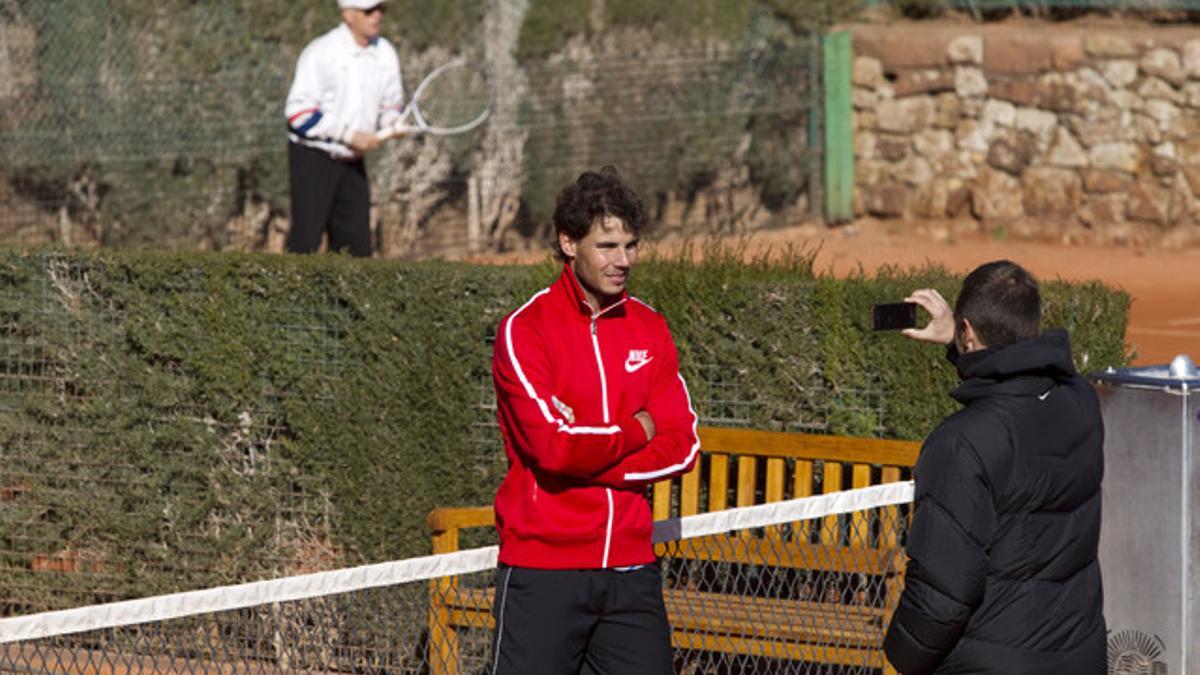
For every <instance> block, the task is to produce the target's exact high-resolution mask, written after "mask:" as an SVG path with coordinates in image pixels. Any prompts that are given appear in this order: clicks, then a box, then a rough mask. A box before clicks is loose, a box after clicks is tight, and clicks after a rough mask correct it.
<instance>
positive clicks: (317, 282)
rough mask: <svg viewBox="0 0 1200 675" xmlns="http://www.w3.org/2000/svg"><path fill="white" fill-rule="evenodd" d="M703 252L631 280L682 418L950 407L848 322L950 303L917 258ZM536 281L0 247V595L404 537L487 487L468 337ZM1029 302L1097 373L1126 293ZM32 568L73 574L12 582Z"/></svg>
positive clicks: (402, 266) (145, 587)
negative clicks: (673, 353)
mask: <svg viewBox="0 0 1200 675" xmlns="http://www.w3.org/2000/svg"><path fill="white" fill-rule="evenodd" d="M703 253H704V260H705V262H703V263H693V262H689V261H687V259H685V258H684V257H675V258H669V259H663V258H657V259H655V258H654V257H653V256H651V259H650V260H649V261H648V262H646V263H644V265H643V266H642V267H640V268H639V269H638V271H637V274H636V275H635V279H634V289H635V291H636V292H637V293H638V295H639V296H640V297H642V298H643V299H645V300H646V301H648V302H650V303H651V304H653V305H655V306H656V307H658V308H659V309H660V310H661V311H663V312H664V313H665V315H666V316H667V317H668V320H669V322H670V324H671V326H672V330H673V331H674V334H675V336H676V341H677V342H678V344H679V348H680V353H681V359H682V364H683V370H684V374H685V376H686V377H687V378H688V382H689V385H690V389H691V392H692V395H693V399H694V400H695V402H696V404H697V406H698V408H699V411H700V413H701V414H702V415H703V416H704V417H705V418H706V420H707V421H708V422H709V423H724V424H742V425H749V426H753V427H756V428H766V429H791V430H809V431H816V432H827V433H835V434H847V435H864V436H877V435H878V436H885V437H897V438H920V437H921V436H922V435H924V434H925V433H927V432H928V431H929V429H930V428H931V427H932V426H933V425H934V424H935V423H936V422H937V421H938V419H940V418H941V417H942V416H943V415H945V414H946V413H948V412H950V411H951V410H952V409H953V407H954V406H953V402H952V401H951V400H950V399H949V398H948V397H947V396H946V391H947V390H948V389H949V388H950V387H951V386H952V384H953V381H954V376H953V373H952V371H951V369H950V368H949V367H948V366H947V365H945V364H944V363H943V361H942V354H941V353H940V350H938V349H935V348H932V347H928V346H922V345H917V344H915V343H912V342H911V341H909V340H906V339H904V338H902V337H901V336H899V335H896V334H876V333H872V332H870V331H869V323H868V321H869V307H870V305H871V304H872V303H873V302H877V301H883V300H894V299H896V298H899V297H902V296H903V295H904V294H905V293H906V292H907V291H908V290H909V289H911V288H913V287H915V286H926V285H929V286H933V287H936V288H938V289H940V290H941V291H942V292H943V293H944V294H945V295H946V296H947V297H953V296H954V295H955V293H956V287H957V281H956V279H955V278H954V277H952V276H951V275H949V274H947V273H946V272H945V271H944V270H941V269H937V268H926V269H920V270H915V271H902V270H885V271H884V272H883V273H882V274H881V276H880V277H879V278H878V279H868V278H866V277H855V278H851V279H846V280H837V279H832V278H829V277H828V276H823V275H818V274H814V272H813V268H812V255H811V253H810V252H806V251H804V250H794V251H791V252H790V253H789V254H787V255H784V256H783V257H782V259H781V260H778V261H776V262H767V261H764V260H758V261H753V262H750V263H743V262H741V258H742V257H744V256H743V255H742V253H743V252H741V251H737V250H730V249H723V250H717V249H714V250H708V251H705V252H703ZM689 255H690V252H689ZM557 271H558V270H557V267H556V266H555V265H554V264H553V263H549V262H547V263H546V264H542V265H536V266H531V267H477V266H469V265H462V264H451V263H445V262H429V263H397V262H385V261H375V260H366V261H363V260H351V259H347V258H342V257H336V256H325V257H292V256H260V255H240V254H235V255H229V254H163V253H133V254H117V253H100V254H82V253H73V252H63V251H40V252H35V253H24V252H19V251H11V250H10V251H3V252H0V588H4V589H5V592H4V593H3V594H0V595H3V596H5V597H7V598H8V605H7V608H8V609H10V610H11V609H16V608H25V609H28V608H36V607H48V606H59V605H71V604H78V603H79V602H84V601H94V600H102V599H110V598H114V597H126V596H130V595H144V594H148V593H159V592H167V591H172V590H180V589H186V588H195V587H200V586H206V585H210V584H215V583H228V582H233V581H237V580H244V579H252V578H263V577H266V576H272V575H278V574H286V573H294V572H297V571H300V570H305V569H312V568H314V567H329V566H335V565H344V564H352V563H356V562H363V561H378V560H384V559H390V558H396V557H404V556H410V555H414V554H420V553H423V552H426V551H427V550H428V537H427V533H426V532H425V530H424V528H423V518H424V516H425V514H426V513H427V512H428V511H429V510H430V509H431V508H433V507H435V506H444V505H468V504H485V503H488V502H489V500H490V499H491V496H492V494H493V491H494V489H495V487H496V485H497V483H498V481H499V479H500V477H501V476H502V473H503V470H504V463H503V456H502V452H501V450H500V448H499V445H498V433H497V431H496V428H495V424H494V411H493V410H492V407H491V406H492V399H491V382H490V371H489V357H490V349H491V347H490V343H489V340H490V337H491V335H492V332H493V331H494V328H495V326H496V324H497V322H498V321H499V319H500V318H501V317H502V316H503V315H504V314H505V313H506V312H508V311H510V310H511V309H513V308H514V307H516V306H518V305H519V304H520V303H521V302H522V301H523V300H524V299H525V298H526V297H528V295H529V294H530V293H532V292H533V291H535V290H536V289H538V288H540V287H542V286H544V285H545V284H546V283H548V282H549V281H550V280H552V279H553V278H554V276H555V275H556V274H557ZM1045 295H1046V299H1047V321H1048V323H1049V324H1052V325H1056V326H1065V327H1067V328H1068V329H1070V330H1071V332H1072V335H1073V339H1074V341H1075V346H1076V356H1077V358H1079V359H1080V361H1081V364H1080V365H1081V367H1083V368H1086V369H1089V370H1094V369H1098V368H1102V367H1104V366H1107V365H1118V366H1119V365H1123V364H1124V363H1125V355H1124V352H1123V347H1122V340H1123V333H1124V326H1125V319H1126V314H1127V311H1128V306H1129V300H1128V297H1127V296H1125V295H1124V294H1122V293H1118V292H1114V291H1111V290H1108V289H1106V288H1104V287H1101V286H1098V285H1068V284H1064V283H1059V282H1054V283H1047V284H1046V285H1045ZM1084 359H1086V362H1084V361H1083V360H1084ZM39 556H40V558H39ZM38 560H41V561H42V562H40V563H39V562H38ZM46 560H50V561H51V563H50V564H51V566H53V565H54V564H57V565H59V566H60V567H63V566H67V567H70V568H71V569H74V570H76V571H78V572H79V573H77V574H62V573H46V572H42V573H34V572H32V571H31V568H33V567H40V568H41V569H43V570H44V569H47V563H46ZM56 560H57V561H59V562H57V563H54V562H53V561H56ZM3 611H4V608H0V613H2V612H3Z"/></svg>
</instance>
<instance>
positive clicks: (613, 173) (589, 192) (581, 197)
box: [554, 166, 646, 260]
mask: <svg viewBox="0 0 1200 675" xmlns="http://www.w3.org/2000/svg"><path fill="white" fill-rule="evenodd" d="M605 216H613V217H615V218H620V219H621V221H622V222H624V223H625V226H626V227H628V228H629V229H630V230H632V231H633V233H634V234H635V235H636V234H640V233H641V231H642V228H644V227H645V226H646V209H645V207H644V206H643V205H642V199H641V197H638V195H637V193H636V192H634V191H633V188H630V187H629V186H628V185H626V184H625V183H624V182H623V181H622V180H621V177H620V176H618V175H617V169H616V168H615V167H613V166H605V167H603V168H601V169H600V170H599V171H585V172H583V173H582V174H580V176H579V178H578V179H576V180H575V182H574V183H572V184H570V185H568V186H567V187H565V188H563V191H562V192H561V193H559V195H558V204H557V205H556V206H555V207H554V252H555V253H557V254H558V257H559V259H560V260H566V259H567V258H566V255H564V254H563V252H562V248H561V247H560V246H559V245H558V235H559V234H561V233H566V235H567V236H568V237H570V238H572V239H574V240H576V241H579V240H580V239H583V238H584V237H586V236H587V233H588V232H589V231H590V230H591V229H592V225H594V224H595V223H596V222H597V221H600V220H603V219H604V217H605Z"/></svg>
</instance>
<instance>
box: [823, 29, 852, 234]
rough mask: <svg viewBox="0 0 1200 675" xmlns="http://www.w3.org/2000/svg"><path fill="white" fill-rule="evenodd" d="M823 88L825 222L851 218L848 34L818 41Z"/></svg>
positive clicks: (849, 62) (850, 63) (849, 49)
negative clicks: (819, 44)
mask: <svg viewBox="0 0 1200 675" xmlns="http://www.w3.org/2000/svg"><path fill="white" fill-rule="evenodd" d="M821 42H822V47H823V49H822V57H823V58H822V61H823V63H824V68H823V71H824V77H823V82H824V87H823V89H824V91H825V120H824V121H825V221H826V222H829V223H844V222H846V221H848V220H851V219H853V218H854V127H853V125H852V117H851V116H852V114H853V108H852V107H851V104H850V70H851V68H852V65H853V60H854V55H853V52H852V50H851V48H850V33H849V32H847V31H838V32H836V33H830V34H828V35H826V36H824V38H822V40H821Z"/></svg>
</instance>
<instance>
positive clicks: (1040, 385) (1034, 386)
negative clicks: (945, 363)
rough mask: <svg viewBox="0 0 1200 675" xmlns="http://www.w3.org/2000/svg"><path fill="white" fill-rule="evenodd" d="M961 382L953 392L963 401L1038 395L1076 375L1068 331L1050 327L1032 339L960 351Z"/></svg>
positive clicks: (957, 361)
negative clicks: (1003, 345) (965, 352)
mask: <svg viewBox="0 0 1200 675" xmlns="http://www.w3.org/2000/svg"><path fill="white" fill-rule="evenodd" d="M955 367H956V368H957V369H958V375H959V377H961V378H962V384H960V385H959V386H958V387H957V388H956V389H955V390H954V391H953V392H951V393H950V395H951V396H953V397H954V398H955V399H957V400H958V401H960V402H962V403H969V402H970V401H974V400H976V399H979V398H983V397H985V396H993V395H996V394H1009V395H1014V396H1030V395H1033V396H1036V395H1039V394H1043V393H1045V392H1046V391H1047V390H1048V389H1050V387H1052V386H1054V385H1055V384H1056V383H1058V382H1061V381H1063V380H1067V379H1070V378H1072V377H1075V376H1076V372H1075V364H1074V363H1073V362H1072V361H1071V344H1070V340H1069V339H1068V338H1067V333H1066V331H1061V330H1049V331H1046V332H1045V333H1043V334H1042V335H1041V336H1039V337H1036V338H1034V339H1032V340H1025V341H1023V342H1018V343H1016V344H1012V345H1008V346H1007V347H1000V348H996V349H983V350H980V351H977V352H970V353H968V354H960V355H959V356H958V358H957V360H956V361H955Z"/></svg>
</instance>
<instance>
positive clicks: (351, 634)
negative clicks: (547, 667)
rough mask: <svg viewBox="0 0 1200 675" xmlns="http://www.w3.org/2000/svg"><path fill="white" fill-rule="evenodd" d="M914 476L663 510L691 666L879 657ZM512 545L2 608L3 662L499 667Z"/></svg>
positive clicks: (870, 662)
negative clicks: (497, 585) (788, 496)
mask: <svg viewBox="0 0 1200 675" xmlns="http://www.w3.org/2000/svg"><path fill="white" fill-rule="evenodd" d="M911 499H912V483H911V482H901V483H890V484H885V485H877V486H873V487H867V488H860V489H856V490H847V491H844V492H834V493H830V494H825V495H820V496H816V497H805V498H801V499H795V500H790V501H784V502H775V503H769V504H762V505H758V506H749V507H742V508H735V509H729V510H725V511H717V512H712V513H705V514H700V515H694V516H687V517H683V518H673V519H668V520H663V521H659V522H657V523H655V530H654V539H655V543H656V550H657V552H658V554H659V556H660V566H661V569H662V574H663V588H664V599H665V601H666V605H667V610H668V614H669V616H670V618H671V623H672V631H673V634H672V640H673V644H674V646H675V666H676V670H677V672H680V673H688V674H689V675H690V674H692V673H697V674H699V673H712V674H724V673H874V672H879V671H881V670H883V669H884V668H885V662H884V660H883V656H882V652H881V650H880V646H881V643H882V637H883V632H884V629H885V628H886V625H887V620H888V618H889V617H890V612H891V610H892V609H893V608H894V606H895V602H896V600H897V599H898V592H899V583H900V579H901V573H902V568H903V563H902V561H903V557H902V555H901V549H900V546H901V545H902V543H903V538H904V531H905V522H906V515H907V508H908V507H907V504H908V503H909V502H910V501H911ZM496 553H497V550H496V547H494V546H491V547H484V548H476V549H469V550H464V551H457V552H453V553H444V554H439V555H432V556H425V557H420V558H412V559H408V560H401V561H395V562H389V563H382V564H376V565H367V566H362V567H355V568H349V569H343V570H336V571H332V572H321V573H316V574H307V575H301V576H295V577H287V578H282V579H274V580H270V581H262V582H255V583H248V584H240V585H236V586H225V587H219V588H211V589H205V590H200V591H192V592H187V593H176V594H171V595H164V596H158V597H152V598H143V599H136V600H128V601H124V602H116V603H110V604H105V605H96V606H92V607H81V608H76V609H69V610H62V611H55V612H46V613H42V614H35V615H30V616H18V617H8V618H2V619H0V672H4V673H9V672H59V673H83V672H89V673H163V674H167V673H198V672H204V673H210V672H215V673H283V672H354V673H363V672H367V673H414V674H416V673H430V674H431V675H449V674H454V675H458V674H462V673H483V672H487V661H488V656H489V651H490V642H491V626H492V622H491V614H490V608H491V598H492V587H493V585H494V577H495V566H496Z"/></svg>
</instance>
